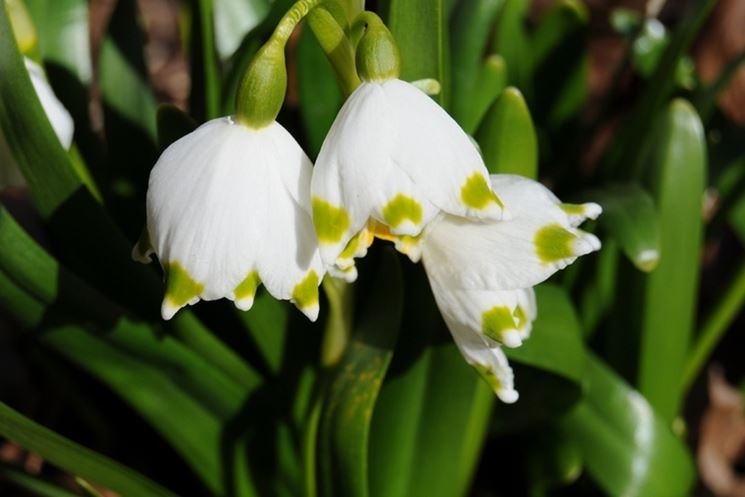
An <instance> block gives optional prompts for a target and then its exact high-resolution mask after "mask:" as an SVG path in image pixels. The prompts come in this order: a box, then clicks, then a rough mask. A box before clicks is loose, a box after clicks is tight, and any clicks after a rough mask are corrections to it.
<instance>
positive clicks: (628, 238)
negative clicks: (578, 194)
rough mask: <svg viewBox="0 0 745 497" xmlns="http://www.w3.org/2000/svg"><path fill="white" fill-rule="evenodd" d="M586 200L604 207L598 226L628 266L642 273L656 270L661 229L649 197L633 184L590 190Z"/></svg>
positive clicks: (613, 185) (652, 202)
mask: <svg viewBox="0 0 745 497" xmlns="http://www.w3.org/2000/svg"><path fill="white" fill-rule="evenodd" d="M587 197H588V198H592V200H593V201H595V202H598V203H599V204H600V205H602V206H603V215H602V216H600V225H601V226H603V227H605V228H606V229H607V230H608V233H610V235H611V236H612V237H613V238H614V239H615V240H616V241H617V242H618V244H619V246H620V247H621V250H623V252H624V254H626V256H627V257H628V258H629V259H630V260H631V262H633V263H634V265H635V266H636V267H637V268H639V269H640V270H641V271H645V272H649V271H652V270H653V269H654V268H655V267H657V262H658V261H659V257H660V226H659V222H658V218H657V210H656V209H655V206H654V201H653V200H652V197H651V196H650V195H649V193H647V192H646V191H645V190H644V189H643V188H642V187H640V186H639V185H637V184H635V183H628V184H612V185H610V186H607V187H605V188H603V189H601V190H593V191H592V192H590V193H588V194H587Z"/></svg>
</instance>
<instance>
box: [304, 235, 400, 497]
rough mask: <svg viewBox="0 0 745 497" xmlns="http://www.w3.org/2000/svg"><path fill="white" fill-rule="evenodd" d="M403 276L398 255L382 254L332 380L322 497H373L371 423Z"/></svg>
mask: <svg viewBox="0 0 745 497" xmlns="http://www.w3.org/2000/svg"><path fill="white" fill-rule="evenodd" d="M400 271H401V270H400V266H399V262H398V260H397V258H396V255H395V253H393V251H392V250H387V251H386V252H384V254H383V260H382V261H381V267H380V269H379V271H378V272H377V275H376V281H375V283H374V287H373V289H372V291H371V295H370V298H369V299H368V305H367V308H366V309H365V311H364V313H363V315H362V316H361V318H360V324H359V325H358V327H357V329H356V330H355V332H354V333H353V335H352V338H351V341H350V343H349V346H348V347H347V349H346V351H345V353H344V355H343V356H342V359H341V361H340V363H339V364H338V366H337V367H336V371H335V373H334V375H333V377H332V379H331V383H330V385H329V392H328V395H327V397H326V399H325V402H324V406H323V410H322V412H321V419H320V425H319V433H318V437H319V443H318V461H319V470H320V488H321V491H320V495H321V496H334V495H338V496H343V497H357V496H367V495H369V490H368V474H367V471H368V460H367V454H368V448H367V447H368V440H369V435H370V422H371V420H372V417H373V409H374V406H375V401H376V399H377V397H378V392H379V391H380V386H381V384H382V382H383V377H384V376H385V374H386V371H387V370H388V365H389V364H390V361H391V357H392V356H393V347H394V345H395V343H396V339H397V337H398V330H399V325H400V320H401V301H402V295H401V287H402V281H401V273H400Z"/></svg>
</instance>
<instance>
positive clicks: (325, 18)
mask: <svg viewBox="0 0 745 497" xmlns="http://www.w3.org/2000/svg"><path fill="white" fill-rule="evenodd" d="M308 25H309V26H310V29H311V30H312V31H313V35H314V36H315V38H316V40H318V44H319V45H320V46H321V49H323V52H324V53H325V54H326V57H327V58H328V59H329V61H330V62H331V65H332V67H333V68H334V73H335V74H336V79H337V81H338V82H339V86H340V87H341V90H342V93H344V96H349V95H351V94H352V92H353V91H354V90H355V89H356V88H357V87H358V86H359V85H360V78H359V76H358V75H357V69H356V67H355V64H354V47H353V46H352V43H351V42H350V41H349V38H348V37H347V35H346V33H345V32H344V28H342V26H341V25H339V23H338V22H337V20H336V18H335V17H334V15H333V14H332V13H331V11H330V10H329V9H328V8H327V7H326V5H321V6H319V7H316V8H315V9H313V10H312V11H310V13H309V14H308Z"/></svg>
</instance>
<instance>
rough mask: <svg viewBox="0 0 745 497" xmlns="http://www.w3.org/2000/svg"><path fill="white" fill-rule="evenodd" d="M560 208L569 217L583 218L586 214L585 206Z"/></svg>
mask: <svg viewBox="0 0 745 497" xmlns="http://www.w3.org/2000/svg"><path fill="white" fill-rule="evenodd" d="M559 207H560V208H561V210H563V211H564V213H565V214H566V215H567V216H583V215H584V214H585V206H584V205H582V204H559Z"/></svg>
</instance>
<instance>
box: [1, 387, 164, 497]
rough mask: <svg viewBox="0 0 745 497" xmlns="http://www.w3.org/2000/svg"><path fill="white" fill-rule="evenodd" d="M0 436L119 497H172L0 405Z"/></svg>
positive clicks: (143, 478)
mask: <svg viewBox="0 0 745 497" xmlns="http://www.w3.org/2000/svg"><path fill="white" fill-rule="evenodd" d="M0 434H1V435H2V436H4V437H7V438H9V439H11V440H13V441H15V442H17V443H18V444H19V445H21V446H22V447H24V448H26V449H28V450H30V451H33V452H36V453H37V454H39V455H40V456H42V457H43V458H44V459H46V460H48V461H49V462H51V463H52V464H55V465H57V466H59V467H61V468H64V469H66V470H67V471H70V472H71V473H73V474H76V475H79V476H82V477H83V478H86V479H88V480H91V481H94V482H96V483H98V484H100V485H103V486H105V487H107V488H109V489H111V490H113V491H115V492H118V493H120V494H121V495H137V496H142V497H176V496H175V494H173V493H172V492H170V491H169V490H166V489H165V488H163V487H161V486H159V485H158V484H157V483H155V482H153V481H151V480H149V479H147V478H146V477H144V476H142V475H141V474H139V473H137V472H135V471H133V470H131V469H129V468H127V467H126V466H123V465H121V464H119V463H117V462H115V461H113V460H111V459H109V458H107V457H105V456H102V455H101V454H97V453H96V452H93V451H92V450H90V449H87V448H85V447H83V446H81V445H78V444H76V443H75V442H73V441H72V440H69V439H67V438H65V437H63V436H61V435H58V434H57V433H54V432H53V431H51V430H49V429H47V428H45V427H43V426H41V425H40V424H38V423H35V422H34V421H32V420H30V419H28V418H27V417H25V416H23V415H22V414H20V413H19V412H17V411H15V410H13V409H11V408H10V407H8V406H7V405H6V404H3V403H2V402H0Z"/></svg>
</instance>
